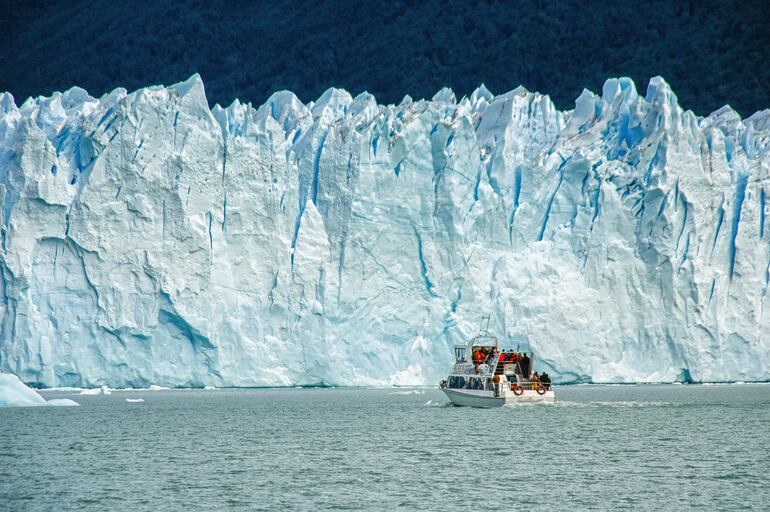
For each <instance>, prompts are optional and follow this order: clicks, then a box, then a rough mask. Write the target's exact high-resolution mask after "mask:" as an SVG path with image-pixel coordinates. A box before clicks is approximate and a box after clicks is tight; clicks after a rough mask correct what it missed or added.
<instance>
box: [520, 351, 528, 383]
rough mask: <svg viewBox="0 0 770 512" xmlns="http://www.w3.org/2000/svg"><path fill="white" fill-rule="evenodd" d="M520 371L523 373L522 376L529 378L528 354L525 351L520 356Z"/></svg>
mask: <svg viewBox="0 0 770 512" xmlns="http://www.w3.org/2000/svg"><path fill="white" fill-rule="evenodd" d="M520 364H521V373H522V374H523V375H524V377H526V378H529V371H530V368H529V356H528V355H527V353H526V352H524V354H523V355H522V356H521V361H520Z"/></svg>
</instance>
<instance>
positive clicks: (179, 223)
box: [0, 75, 770, 387]
mask: <svg viewBox="0 0 770 512" xmlns="http://www.w3.org/2000/svg"><path fill="white" fill-rule="evenodd" d="M768 148H770V111H763V112H759V113H757V114H755V115H753V116H751V117H750V118H748V119H745V120H742V119H741V118H740V117H739V116H738V115H737V114H736V113H735V112H734V111H732V110H731V109H729V108H728V107H725V108H723V109H721V110H719V111H717V112H714V113H713V114H711V115H710V116H708V117H705V118H703V117H698V116H696V115H695V114H693V113H692V112H689V111H684V110H683V109H682V108H681V107H680V106H679V105H678V103H677V99H676V96H675V95H674V94H673V92H672V91H671V90H670V88H669V87H668V85H667V84H666V83H665V82H664V81H663V80H662V79H659V78H656V79H653V80H652V81H651V82H650V84H649V86H648V89H647V93H646V95H644V96H640V95H639V94H638V92H637V90H636V88H635V86H634V84H633V83H632V82H631V81H630V80H628V79H611V80H608V81H607V82H606V84H605V86H604V89H603V91H602V94H601V96H599V95H595V94H593V93H591V92H588V91H584V92H583V94H582V95H581V96H580V97H579V98H578V99H577V101H576V104H575V109H574V110H571V111H566V112H560V111H559V110H557V109H556V108H555V107H554V105H553V103H552V102H551V101H550V99H549V98H548V97H547V96H543V95H540V94H537V93H531V92H528V91H526V90H524V89H523V88H518V89H516V90H514V91H511V92H508V93H506V94H502V95H499V96H493V95H492V94H491V93H490V92H489V91H488V90H486V88H484V87H483V86H482V87H480V88H479V89H478V90H476V91H475V92H474V93H473V94H472V95H471V96H470V97H466V98H463V99H461V100H460V101H457V100H456V98H455V96H454V94H453V93H452V91H450V90H448V89H445V90H442V91H440V92H439V93H438V94H436V96H435V97H434V98H433V99H432V100H431V101H425V100H421V101H413V100H412V99H411V98H409V97H406V98H405V99H404V101H403V102H402V103H401V104H400V105H398V106H395V105H388V106H384V105H378V104H377V102H376V101H375V98H374V97H372V96H371V95H369V94H366V93H364V94H361V95H359V96H357V97H355V98H353V97H351V95H350V94H348V93H347V92H345V91H343V90H337V89H330V90H328V91H327V92H326V93H324V94H323V95H322V96H321V97H320V98H319V99H318V100H317V101H316V102H314V103H311V104H308V105H305V104H303V103H302V102H300V101H299V100H298V99H297V98H296V97H295V96H294V95H293V94H291V93H289V92H280V93H276V94H275V95H273V96H272V97H271V98H270V99H269V100H268V101H267V102H266V103H265V104H264V105H262V106H261V107H259V108H257V109H255V108H253V107H252V106H251V105H243V104H241V103H239V102H238V101H236V102H234V103H233V104H232V105H230V106H229V107H227V108H221V107H219V106H215V107H214V108H213V109H210V108H209V107H208V103H207V100H206V97H205V93H204V88H203V84H202V82H201V80H200V78H199V77H198V76H197V75H196V76H193V77H192V78H190V79H189V80H187V81H186V82H183V83H180V84H177V85H174V86H171V87H148V88H145V89H141V90H138V91H136V92H134V93H131V94H128V93H127V92H126V91H125V90H123V89H117V90H115V91H113V92H112V93H110V94H107V95H105V96H103V97H102V98H99V99H95V98H92V97H90V96H89V95H88V94H87V93H86V92H85V91H83V90H82V89H78V88H73V89H70V90H69V91H67V92H65V93H63V94H59V93H56V94H54V95H52V96H51V97H48V98H43V97H41V98H36V99H29V100H27V101H26V102H24V104H22V105H21V106H17V105H16V104H15V103H14V100H13V98H12V97H11V96H10V95H9V94H5V95H3V96H0V205H2V208H1V209H0V220H1V221H2V232H1V233H0V234H1V235H2V240H1V242H2V253H1V254H0V272H2V279H0V299H1V300H0V322H1V324H0V371H5V372H12V373H14V374H16V375H19V376H20V377H21V378H22V380H24V381H25V382H29V383H35V384H38V385H44V386H98V385H109V386H114V387H120V386H136V387H140V386H146V385H148V384H161V385H168V386H204V385H214V386H270V385H296V384H321V383H326V384H342V385H344V384H372V385H377V384H393V383H396V384H398V383H423V382H433V381H435V380H436V379H438V378H439V377H441V376H442V375H444V374H445V373H446V371H447V369H448V368H449V366H450V365H451V362H452V351H451V347H452V345H454V344H456V343H462V342H463V341H464V340H466V339H467V338H468V337H469V336H471V335H473V334H474V333H475V332H476V331H477V329H478V326H479V320H480V318H481V315H482V314H483V313H487V312H488V313H490V314H491V324H490V330H492V331H494V332H496V333H497V334H498V335H499V336H500V337H502V338H504V339H507V340H510V342H511V343H513V345H516V346H519V347H520V348H522V349H531V350H534V351H535V352H536V353H537V354H538V357H539V362H540V366H541V367H543V368H546V369H547V370H548V371H549V373H551V374H552V375H554V376H555V377H556V378H557V379H559V380H561V381H563V382H564V381H572V382H575V381H577V382H588V381H594V382H630V381H675V380H679V381H734V380H768V379H770V367H769V365H768V363H769V362H770V339H768V334H767V333H768V332H770V330H769V329H768V327H770V320H769V318H770V317H769V316H765V314H764V306H765V304H766V303H767V300H768V299H767V288H768V282H769V280H770V269H769V265H770V233H768V230H770V226H766V215H767V213H768V208H767V206H766V195H767V193H768V190H770V181H769V180H768V176H769V171H770V169H769V168H770V156H768V155H770V151H769V149H768Z"/></svg>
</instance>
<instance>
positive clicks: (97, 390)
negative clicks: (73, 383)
mask: <svg viewBox="0 0 770 512" xmlns="http://www.w3.org/2000/svg"><path fill="white" fill-rule="evenodd" d="M80 394H81V395H109V394H112V390H111V389H110V388H108V387H107V386H102V387H100V388H91V389H84V390H83V391H81V392H80Z"/></svg>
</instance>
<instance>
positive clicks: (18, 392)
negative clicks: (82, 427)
mask: <svg viewBox="0 0 770 512" xmlns="http://www.w3.org/2000/svg"><path fill="white" fill-rule="evenodd" d="M41 405H80V404H78V403H77V402H75V401H73V400H69V399H66V398H62V399H53V400H48V401H47V402H46V400H45V398H43V397H42V396H40V394H39V393H38V392H37V391H35V390H34V389H32V388H30V387H27V386H26V385H25V384H24V383H23V382H22V381H21V380H20V379H19V378H18V377H17V376H16V375H12V374H9V373H0V407H28V406H41Z"/></svg>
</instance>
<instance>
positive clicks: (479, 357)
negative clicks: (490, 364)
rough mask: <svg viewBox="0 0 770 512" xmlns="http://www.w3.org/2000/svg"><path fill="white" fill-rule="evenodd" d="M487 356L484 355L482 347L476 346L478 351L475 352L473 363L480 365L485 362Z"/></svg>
mask: <svg viewBox="0 0 770 512" xmlns="http://www.w3.org/2000/svg"><path fill="white" fill-rule="evenodd" d="M486 358H487V356H485V355H484V352H483V351H482V350H481V347H476V351H475V352H474V353H473V364H475V365H476V366H478V365H480V364H481V363H483V362H484V359H486Z"/></svg>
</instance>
